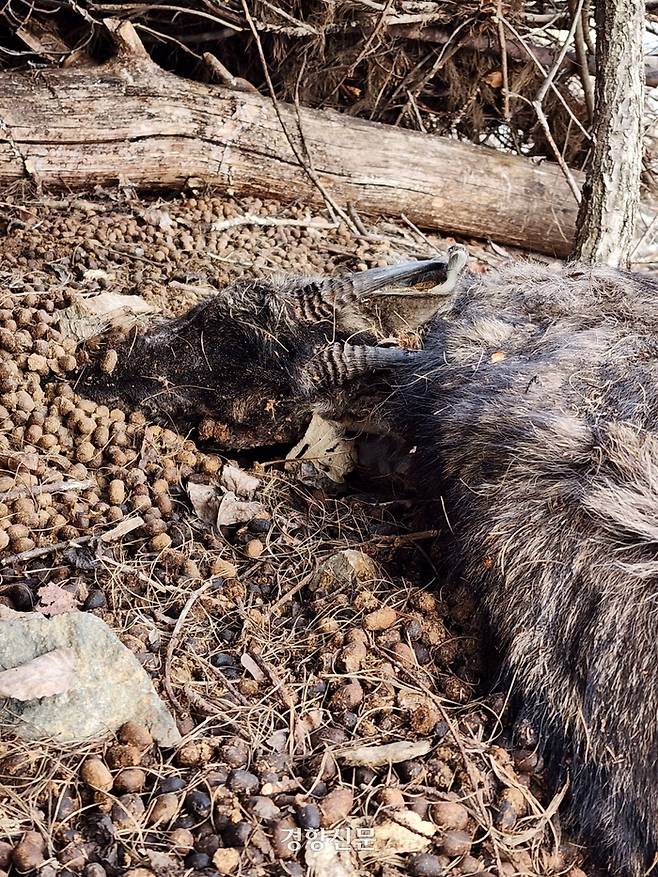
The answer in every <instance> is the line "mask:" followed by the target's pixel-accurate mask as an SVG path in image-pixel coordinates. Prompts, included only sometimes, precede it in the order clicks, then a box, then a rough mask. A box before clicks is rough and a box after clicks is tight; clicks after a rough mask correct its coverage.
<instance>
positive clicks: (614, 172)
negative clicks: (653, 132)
mask: <svg viewBox="0 0 658 877" xmlns="http://www.w3.org/2000/svg"><path fill="white" fill-rule="evenodd" d="M596 23H597V45H596V56H597V77H596V106H595V121H594V137H595V145H594V150H593V154H592V161H591V165H590V168H589V171H588V174H587V179H586V182H585V186H584V187H583V200H582V203H581V207H580V212H579V215H578V233H577V237H576V244H575V247H574V251H573V256H574V258H576V259H581V260H582V261H585V262H600V263H603V264H607V265H613V266H621V267H627V266H628V263H629V260H630V254H631V251H632V247H633V239H634V235H635V224H636V220H637V214H638V207H639V202H640V174H641V171H642V133H643V127H642V110H643V104H644V89H643V70H644V67H643V64H644V62H643V52H642V37H643V33H644V3H643V2H642V0H597V4H596Z"/></svg>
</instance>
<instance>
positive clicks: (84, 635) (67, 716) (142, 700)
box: [0, 606, 180, 746]
mask: <svg viewBox="0 0 658 877" xmlns="http://www.w3.org/2000/svg"><path fill="white" fill-rule="evenodd" d="M58 648H70V649H72V650H73V652H74V654H75V673H74V681H73V684H72V686H71V688H69V690H68V691H67V692H66V693H65V694H57V695H54V696H53V697H44V698H41V699H40V700H32V701H27V702H25V703H21V702H19V701H17V700H13V699H5V700H1V699H0V726H2V727H3V730H5V731H6V730H11V732H12V733H14V734H15V735H16V736H18V737H22V738H23V739H25V740H37V739H41V738H50V739H53V740H55V741H57V742H59V743H74V742H78V741H84V740H90V739H94V740H95V739H98V738H101V737H106V736H108V735H109V734H111V733H112V732H114V731H116V730H117V729H118V728H119V727H120V726H121V725H122V724H123V723H124V722H127V721H129V720H130V719H133V720H135V721H137V722H140V723H141V724H143V725H146V727H147V728H148V729H149V730H150V732H151V734H152V735H153V738H154V739H155V740H156V741H157V742H158V743H160V744H161V745H162V746H174V745H176V744H177V743H178V742H179V740H180V734H179V732H178V729H177V727H176V723H175V722H174V719H173V718H172V716H171V714H170V713H169V711H168V710H167V709H166V707H165V706H164V704H163V703H162V701H161V700H160V698H159V697H158V696H157V694H156V693H155V689H154V688H153V684H152V682H151V680H150V678H149V676H148V675H147V674H146V672H145V671H144V670H143V669H142V667H141V666H140V664H139V662H138V661H137V658H136V657H135V656H134V655H133V654H132V652H130V651H129V650H128V649H127V648H126V647H125V646H124V645H123V643H121V642H120V641H119V639H118V638H117V637H116V635H115V634H114V633H113V632H112V631H111V630H110V628H109V627H108V626H107V625H106V624H105V623H104V622H103V621H101V620H100V618H96V617H95V616H93V615H89V614H87V613H84V612H67V613H64V614H62V615H55V616H53V617H52V618H45V617H44V616H43V615H41V614H40V613H38V612H29V613H22V612H13V611H12V610H11V609H8V608H7V607H5V606H0V669H2V670H5V669H9V668H11V667H18V666H20V665H21V664H25V663H27V662H28V661H31V660H33V659H34V658H36V657H38V656H39V655H43V654H45V653H46V652H50V651H52V650H53V649H58Z"/></svg>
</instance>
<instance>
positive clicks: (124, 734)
mask: <svg viewBox="0 0 658 877" xmlns="http://www.w3.org/2000/svg"><path fill="white" fill-rule="evenodd" d="M117 739H118V740H119V742H120V743H126V744H129V745H132V746H135V747H136V748H137V749H149V748H150V747H151V746H152V745H153V737H152V736H151V732H150V731H149V730H148V728H146V727H144V725H141V724H140V723H139V722H135V721H132V720H131V721H128V722H125V723H124V724H123V725H121V727H120V728H119V730H118V731H117Z"/></svg>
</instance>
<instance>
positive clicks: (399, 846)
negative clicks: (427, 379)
mask: <svg viewBox="0 0 658 877" xmlns="http://www.w3.org/2000/svg"><path fill="white" fill-rule="evenodd" d="M437 831H438V829H437V827H436V825H434V824H433V823H432V822H425V820H424V819H423V818H422V817H421V816H419V815H418V813H415V812H414V811H413V810H398V811H397V812H396V814H395V822H393V821H392V820H391V821H388V822H382V823H381V824H379V825H375V828H374V834H375V842H374V849H372V850H369V851H368V852H369V853H370V852H372V853H374V854H375V855H376V856H381V854H382V853H383V852H384V851H386V854H387V855H390V854H391V853H420V852H422V851H423V850H426V849H427V848H428V847H429V845H430V844H431V842H432V837H433V836H434V835H435V834H436V832H437Z"/></svg>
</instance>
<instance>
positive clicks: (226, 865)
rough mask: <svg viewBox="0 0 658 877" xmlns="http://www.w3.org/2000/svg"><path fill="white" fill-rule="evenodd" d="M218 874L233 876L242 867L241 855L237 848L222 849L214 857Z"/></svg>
mask: <svg viewBox="0 0 658 877" xmlns="http://www.w3.org/2000/svg"><path fill="white" fill-rule="evenodd" d="M212 863H213V865H214V866H215V868H217V872H218V874H233V873H235V871H237V870H238V868H239V867H240V853H239V852H238V851H237V849H235V847H222V848H221V849H219V850H217V852H216V853H215V854H214V856H213V857H212Z"/></svg>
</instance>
